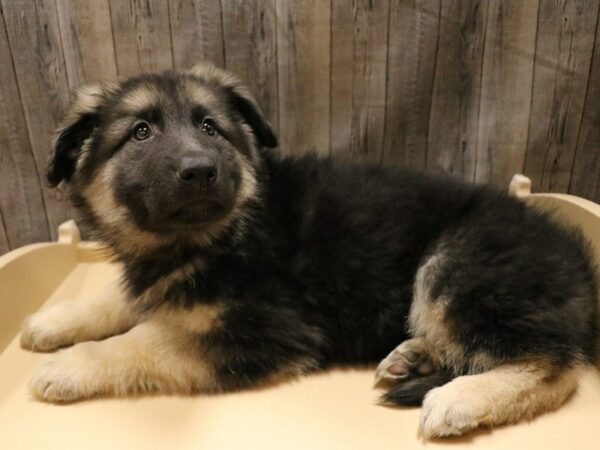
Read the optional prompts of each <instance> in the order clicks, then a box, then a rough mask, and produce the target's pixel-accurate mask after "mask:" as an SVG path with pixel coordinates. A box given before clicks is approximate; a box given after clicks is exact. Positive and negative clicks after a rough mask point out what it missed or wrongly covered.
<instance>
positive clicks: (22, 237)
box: [0, 10, 50, 248]
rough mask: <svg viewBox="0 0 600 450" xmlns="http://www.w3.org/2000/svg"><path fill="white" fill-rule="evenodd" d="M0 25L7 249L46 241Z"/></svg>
mask: <svg viewBox="0 0 600 450" xmlns="http://www.w3.org/2000/svg"><path fill="white" fill-rule="evenodd" d="M4 24H5V16H4V11H3V10H2V20H1V21H0V60H1V61H4V62H5V64H4V66H3V69H2V70H0V210H1V211H2V216H3V219H4V223H3V233H2V234H3V235H5V239H4V238H3V240H5V241H6V242H7V243H8V246H10V248H16V247H19V246H21V245H25V244H29V243H31V242H35V241H38V240H46V239H49V238H50V233H49V229H48V219H47V217H46V214H45V209H44V200H43V198H42V191H41V187H40V179H39V177H38V168H37V166H36V164H35V159H34V156H33V151H32V149H31V144H30V143H29V137H28V136H27V124H26V122H25V116H24V114H23V106H22V104H21V99H20V97H19V88H18V85H17V78H16V75H15V71H14V68H13V64H12V59H11V54H10V50H9V47H8V36H7V34H6V27H5V25H4Z"/></svg>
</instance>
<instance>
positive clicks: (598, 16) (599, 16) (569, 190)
mask: <svg viewBox="0 0 600 450" xmlns="http://www.w3.org/2000/svg"><path fill="white" fill-rule="evenodd" d="M599 20H600V5H599V6H598V13H597V14H596V26H595V27H594V29H595V30H597V29H598V21H599ZM597 35H598V33H597V32H594V43H593V44H592V59H591V60H590V68H589V72H588V76H587V81H586V84H585V94H584V97H583V106H582V108H581V118H580V119H579V127H578V128H577V138H576V139H575V151H574V152H573V159H572V160H571V168H570V170H569V174H570V177H569V184H568V185H567V192H571V183H573V169H574V168H575V161H576V160H577V153H578V152H579V139H580V138H581V128H582V126H583V121H584V116H585V107H586V106H587V102H588V92H589V88H590V78H591V76H592V68H593V67H594V56H595V55H596V51H595V50H596V44H597V39H596V37H597Z"/></svg>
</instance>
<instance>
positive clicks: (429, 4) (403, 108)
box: [383, 0, 441, 169]
mask: <svg viewBox="0 0 600 450" xmlns="http://www.w3.org/2000/svg"><path fill="white" fill-rule="evenodd" d="M440 11H441V0H427V1H421V0H411V1H405V0H392V1H391V3H390V19H389V23H390V31H389V33H390V36H389V39H388V41H389V42H388V63H387V95H386V117H385V135H384V144H383V162H384V163H394V164H399V165H402V166H404V167H412V168H416V169H424V168H425V167H426V165H427V135H428V132H429V112H430V110H431V95H432V92H433V75H434V73H435V62H436V56H437V48H438V38H439V19H440ZM407 43H410V44H409V45H407Z"/></svg>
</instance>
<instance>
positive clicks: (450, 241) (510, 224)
mask: <svg viewBox="0 0 600 450" xmlns="http://www.w3.org/2000/svg"><path fill="white" fill-rule="evenodd" d="M127 83H129V84H125V85H124V86H123V87H122V90H123V91H124V92H125V93H126V92H127V89H129V88H130V87H131V86H135V85H136V83H138V84H139V83H159V85H160V86H162V88H163V89H164V90H165V92H170V91H169V89H173V94H169V95H167V97H169V98H171V97H174V96H175V95H176V94H175V92H176V90H175V88H174V87H173V86H176V84H177V83H178V78H177V77H175V76H173V75H172V74H171V75H165V76H163V78H160V77H158V76H154V77H146V78H140V79H138V80H133V81H130V82H127ZM111 101H112V103H111ZM223 101H224V102H225V103H226V104H227V105H228V108H229V109H228V114H230V115H231V116H232V117H237V118H239V120H241V121H242V122H245V123H246V124H247V125H249V126H250V127H251V128H252V130H253V132H254V134H255V137H256V140H257V141H258V142H259V144H262V145H263V146H273V145H275V144H276V138H275V136H274V134H273V133H272V131H271V129H270V127H269V126H268V123H266V121H264V119H263V118H262V115H261V114H260V111H259V110H258V109H256V107H255V105H254V103H253V102H252V101H250V100H248V99H246V98H245V97H244V96H243V95H242V96H240V95H238V94H236V93H235V91H234V90H231V89H229V90H227V92H226V93H225V97H223ZM113 103H114V104H116V103H118V97H115V99H113V100H109V101H107V102H106V104H105V105H104V106H102V108H104V109H99V110H98V111H96V112H95V114H97V115H98V116H99V117H100V121H99V122H98V123H96V124H95V126H94V131H93V132H94V135H95V136H96V138H97V141H98V142H100V143H101V142H102V139H103V133H105V132H107V131H108V130H109V129H110V122H109V121H107V119H105V118H106V117H110V114H111V110H112V109H114V105H113ZM111 108H112V109H111ZM174 108H175V107H174ZM176 108H180V109H181V110H182V111H187V110H185V105H183V106H182V105H177V106H176ZM182 114H183V113H182ZM186 114H187V113H186ZM84 117H88V116H84ZM181 117H187V116H177V115H175V116H174V118H173V117H170V118H169V117H168V116H166V115H165V116H164V117H163V119H162V120H164V121H166V122H168V121H169V120H170V121H171V122H173V123H175V124H177V123H180V122H181V121H182V120H183V119H182V118H181ZM86 120H87V119H86ZM146 120H148V121H151V120H152V118H147V119H146ZM185 120H188V119H185ZM83 129H88V130H89V123H87V122H84V123H83V124H81V123H80V124H75V125H74V128H73V129H72V131H69V130H67V131H65V133H66V134H65V136H67V137H68V138H69V139H67V140H66V141H65V142H62V143H61V142H59V146H58V151H59V158H58V159H56V158H55V161H54V163H53V165H51V167H50V181H51V182H52V183H54V184H56V183H57V182H59V181H60V179H63V178H64V179H67V180H68V179H69V178H70V176H71V174H72V173H71V172H72V171H73V170H74V163H73V162H72V158H71V155H73V154H74V153H73V148H74V147H76V145H75V144H73V141H74V140H78V141H79V142H80V143H81V141H82V140H83V139H84V136H83V135H82V133H80V131H78V130H83ZM186 129H189V127H188V128H186ZM182 132H184V131H182V130H180V129H177V131H176V133H173V134H172V135H168V133H166V132H165V134H164V136H163V137H162V138H164V139H165V141H164V142H166V144H164V145H165V146H166V147H164V150H160V149H154V150H152V151H155V152H156V156H152V155H151V156H152V157H154V158H157V159H155V160H150V159H149V160H148V161H144V160H143V158H150V156H147V155H150V153H149V152H146V153H143V156H136V157H135V158H134V157H132V158H131V160H130V161H131V162H130V163H128V164H131V168H127V170H123V172H122V173H120V174H119V176H118V178H117V183H118V184H117V185H116V186H112V188H113V189H114V191H115V192H116V194H117V195H116V198H117V199H118V200H119V201H120V202H123V203H124V204H127V202H130V203H131V204H137V205H139V204H142V203H143V202H142V203H141V202H140V201H138V200H136V199H137V198H138V197H139V195H140V192H142V189H141V188H140V187H139V182H137V181H136V183H137V184H135V183H130V181H131V180H130V177H132V176H133V175H132V174H133V173H134V172H135V171H136V167H137V166H136V164H149V166H148V167H149V169H148V170H147V171H146V172H145V175H144V176H146V177H151V179H150V181H149V182H148V183H149V184H150V182H152V183H155V184H156V183H167V181H165V179H166V178H165V177H163V175H160V176H159V175H154V174H155V172H153V170H154V169H156V170H159V169H160V167H163V166H162V165H159V163H158V161H160V159H159V158H160V157H161V156H160V155H161V153H160V152H161V151H162V152H163V153H167V152H168V153H169V155H173V154H175V153H174V152H176V151H178V149H179V147H177V145H179V143H180V141H177V139H178V138H179V136H180V135H181V133H182ZM307 132H310V130H307ZM194 133H197V132H196V131H194ZM239 133H240V134H239V136H242V134H241V133H242V132H241V131H239ZM165 136H166V137H165ZM232 136H233V137H230V138H228V143H222V144H218V146H217V147H214V148H213V147H210V148H209V150H210V151H211V152H213V153H214V154H218V155H221V156H220V157H221V158H225V157H226V156H223V155H227V152H231V151H232V150H231V149H232V148H237V149H242V150H240V151H243V152H245V154H248V155H249V154H250V152H249V151H248V149H247V147H245V144H243V139H241V137H239V136H238V137H239V138H238V137H236V136H237V135H236V134H233V135H232ZM168 139H170V140H168ZM187 142H197V143H198V151H209V150H206V149H207V148H208V147H207V146H212V145H213V144H211V143H210V142H212V141H210V140H208V139H207V138H206V137H205V136H204V137H203V136H202V135H201V134H190V136H189V139H188V141H187ZM61 144H64V145H62V146H61ZM79 145H80V144H79ZM132 145H133V144H131V143H126V142H125V141H123V142H121V143H120V144H119V146H120V147H119V148H116V149H114V148H113V149H110V151H109V150H104V153H103V151H101V150H97V152H96V153H95V154H92V155H91V156H90V157H88V159H87V162H86V164H84V165H83V167H82V168H81V169H80V170H81V173H80V174H79V175H78V178H76V181H75V183H74V185H73V189H72V195H73V199H74V200H75V203H76V205H77V206H78V207H79V208H80V210H81V212H82V215H83V219H84V220H86V221H87V222H88V223H89V224H91V225H92V227H95V228H96V229H98V230H99V231H98V237H100V238H102V239H105V240H106V241H107V242H108V243H109V244H110V243H111V237H110V236H107V235H103V234H102V230H101V224H100V223H99V221H98V218H97V217H96V216H95V214H94V211H93V210H92V207H91V206H90V203H89V199H86V198H85V196H84V195H83V194H82V189H79V187H80V186H85V184H86V183H87V182H88V181H89V179H90V178H92V176H93V174H94V171H95V170H97V168H98V166H100V165H101V164H103V163H104V162H105V161H106V160H108V159H110V158H112V157H114V156H113V155H115V154H118V153H119V152H128V151H129V152H131V154H132V155H140V154H141V153H135V152H136V150H135V149H133V147H131V146H132ZM136 145H137V144H136ZM215 145H216V144H215ZM127 146H130V147H127ZM169 146H170V147H169ZM97 147H98V149H100V148H101V144H98V145H97ZM128 148H130V149H129V150H128ZM215 148H216V149H217V150H218V152H216V150H215ZM123 149H125V150H123ZM92 151H95V150H94V148H92ZM213 153H211V154H213ZM61 155H62V156H64V158H62V156H61ZM170 157H171V156H170ZM61 158H62V159H61ZM123 158H125V157H123ZM63 159H64V161H63ZM65 161H66V163H67V166H65V165H64V163H65ZM124 161H127V160H126V159H124ZM153 161H157V162H156V165H155V167H154V168H153V167H152V164H153ZM228 164H229V163H228ZM159 166H160V167H159ZM253 167H254V169H255V171H256V178H257V181H258V190H257V194H256V195H255V196H254V197H253V198H251V199H250V200H249V201H247V202H246V204H245V205H244V207H243V210H242V211H241V214H240V217H239V218H238V219H235V220H234V221H233V222H232V223H231V224H230V225H229V226H228V228H227V229H226V230H225V231H224V232H223V233H221V234H220V235H219V236H218V237H217V238H216V240H214V241H212V243H211V244H210V245H207V244H192V243H191V242H192V241H191V240H186V239H181V240H180V241H177V243H175V244H172V243H170V244H169V245H168V246H157V247H156V248H153V249H150V250H147V251H146V252H145V253H144V254H134V253H128V252H122V251H121V252H119V251H117V255H116V257H117V258H118V259H119V260H120V261H121V262H122V263H123V264H124V267H125V282H126V284H127V287H128V289H129V292H130V293H131V295H132V298H137V297H139V296H140V295H142V294H143V293H144V292H145V291H146V290H148V289H149V288H150V287H151V286H152V285H154V284H155V283H157V281H160V280H161V279H163V278H164V277H165V276H167V275H169V274H170V273H173V272H174V271H176V270H178V269H179V268H181V267H183V266H184V265H185V264H187V263H189V262H190V261H192V260H194V259H196V258H198V257H200V256H201V257H203V258H204V260H205V262H206V264H205V265H204V266H203V268H202V269H198V270H197V271H196V273H194V274H192V275H190V276H188V277H186V278H185V279H183V280H182V281H178V282H176V283H173V284H172V285H171V286H170V287H169V289H168V290H167V292H166V294H165V295H164V296H163V297H162V298H161V299H159V300H157V301H156V302H154V303H152V304H144V305H141V306H140V307H141V308H157V307H158V306H161V305H170V306H171V307H184V308H191V307H192V306H194V305H196V304H199V303H208V304H210V303H217V302H218V303H219V304H221V305H222V306H223V308H224V309H223V315H222V316H221V317H220V321H219V322H220V326H218V327H216V328H215V329H213V330H211V331H210V332H208V333H207V334H204V335H199V336H198V337H197V339H198V342H199V344H201V345H200V346H199V347H201V348H202V349H203V350H202V352H199V354H198V357H202V358H204V359H206V360H207V362H208V363H210V365H211V366H212V367H213V368H214V370H215V373H216V374H217V379H218V382H219V387H220V389H223V390H227V389H234V388H239V387H244V386H251V385H255V384H258V383H261V382H262V381H264V380H267V379H270V378H272V377H274V376H277V375H278V374H280V373H285V372H290V371H291V372H295V373H297V372H299V371H300V372H302V371H310V370H314V369H324V368H328V367H331V366H338V365H356V364H359V365H362V364H373V363H376V362H378V361H380V360H381V359H382V358H383V357H385V356H386V355H387V354H388V353H389V352H390V351H391V350H392V349H394V348H395V347H396V346H397V345H398V344H400V343H401V342H402V341H404V340H405V339H408V338H410V336H409V334H408V330H407V326H406V325H407V324H406V322H407V317H408V314H409V309H410V306H411V302H412V300H413V282H414V278H415V274H416V272H417V270H418V268H419V267H420V265H421V264H422V263H423V262H424V261H425V260H426V259H427V258H428V257H429V256H431V255H433V254H435V253H436V252H440V251H442V252H444V253H445V254H446V255H447V256H448V258H447V260H446V262H445V263H444V265H443V267H442V269H441V271H440V272H439V273H438V274H437V276H436V277H435V278H434V279H432V280H430V287H431V295H432V300H431V301H433V302H435V301H438V299H439V298H445V299H449V307H448V312H447V315H446V318H445V325H446V326H447V327H448V328H449V329H450V330H451V332H452V335H453V336H454V339H455V340H456V341H457V342H458V343H459V344H460V345H462V347H463V348H464V351H465V354H467V355H468V354H475V353H478V352H483V353H485V354H487V355H489V356H490V357H492V358H494V359H495V360H497V361H498V363H499V364H500V363H502V362H506V361H513V360H519V359H526V358H535V359H540V360H542V361H546V362H548V363H550V364H555V365H557V366H560V367H567V366H570V365H573V364H575V363H577V362H580V361H581V360H584V361H591V360H592V359H593V357H594V355H595V352H596V349H595V347H594V343H595V342H596V335H597V327H596V320H597V306H596V305H597V303H596V295H597V294H596V293H597V283H596V280H595V275H594V273H595V272H594V267H593V264H592V260H591V257H590V253H589V251H588V249H587V247H586V244H585V242H584V241H583V239H582V238H581V237H580V235H579V233H578V232H576V231H574V230H568V229H565V228H563V227H561V226H559V225H557V224H556V223H555V222H554V221H553V220H552V219H551V217H550V216H548V215H546V214H543V213H541V212H538V211H534V210H533V209H530V208H529V207H527V206H526V205H525V204H524V203H523V202H522V201H521V200H519V199H516V198H512V197H509V196H508V195H507V194H505V193H503V192H500V191H498V190H496V189H493V188H489V187H484V186H477V185H471V184H466V183H463V182H460V181H457V180H454V179H451V178H448V177H445V176H438V175H431V174H423V173H416V172H412V171H408V170H403V169H399V168H389V167H388V168H384V167H377V166H370V165H351V164H339V163H336V162H334V161H332V160H329V159H321V158H318V157H315V156H305V157H302V158H289V157H288V158H283V157H279V156H277V154H276V153H275V152H273V151H268V150H266V149H261V150H260V152H259V153H258V157H257V158H256V159H255V160H253ZM231 170H233V169H231ZM232 173H233V175H232V179H234V181H235V180H237V178H235V177H236V176H237V175H236V172H232ZM156 174H158V172H156ZM152 177H154V178H152ZM238 181H239V180H238ZM238 181H236V182H238ZM132 186H137V188H134V187H132ZM136 189H137V190H136ZM173 189H174V188H172V186H171V185H167V184H164V189H163V190H162V191H158V192H159V193H158V194H156V195H158V196H159V197H160V196H162V197H160V198H157V199H155V201H156V202H158V204H161V205H162V204H164V205H168V204H170V203H172V202H175V201H176V200H173V199H176V198H178V197H177V196H176V195H175V194H174V191H173ZM129 195H131V196H132V199H129V197H128V196H129ZM177 195H179V194H177ZM186 195H187V194H186V193H185V192H184V193H183V194H182V198H185V196H186ZM136 196H137V197H136ZM161 202H162V203H161ZM131 210H132V214H134V216H135V215H136V214H138V212H137V210H136V208H134V207H132V208H131ZM157 210H160V208H157ZM139 214H142V212H140V213H139ZM144 220H145V218H144V217H141V218H138V217H136V223H138V224H139V225H140V226H145V224H146V222H145V221H144ZM153 220H154V221H153V222H152V226H153V227H154V228H155V229H158V230H160V232H161V233H166V232H168V227H166V228H157V224H161V223H159V220H162V219H160V218H158V219H153ZM161 225H162V224H161ZM125 244H126V243H125ZM121 248H122V247H121ZM445 370H448V371H447V372H445ZM467 370H468V368H467V367H458V368H457V367H453V368H443V370H442V372H439V373H437V374H435V375H432V376H431V377H429V378H423V379H420V380H418V381H414V382H409V383H405V384H402V385H398V386H395V387H392V389H391V391H390V393H389V394H388V397H387V399H388V400H390V401H392V402H396V403H403V404H418V403H419V402H420V401H421V400H422V398H423V396H424V395H425V394H426V392H427V391H428V390H429V389H431V388H432V387H434V386H436V385H439V384H443V383H444V382H446V381H448V380H449V379H450V378H451V377H452V376H455V375H457V374H459V373H464V372H466V371H467ZM410 383H412V384H410Z"/></svg>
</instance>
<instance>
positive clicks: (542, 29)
mask: <svg viewBox="0 0 600 450" xmlns="http://www.w3.org/2000/svg"><path fill="white" fill-rule="evenodd" d="M597 18H598V1H597V0H593V1H592V0H589V1H574V0H568V1H542V2H540V11H539V17H538V34H537V45H536V57H535V72H534V83H533V99H532V105H531V115H530V118H529V142H528V145H527V155H526V160H525V173H526V174H527V175H528V176H529V177H530V178H531V180H532V182H533V186H534V188H535V189H536V190H540V191H555V192H566V191H567V188H568V186H569V182H570V178H571V169H572V166H573V158H574V155H575V148H576V145H577V135H578V132H579V125H580V121H581V116H582V113H583V105H584V100H585V95H586V88H587V80H588V76H589V72H590V64H591V59H592V50H593V48H592V47H593V45H594V35H595V30H596V22H597Z"/></svg>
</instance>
